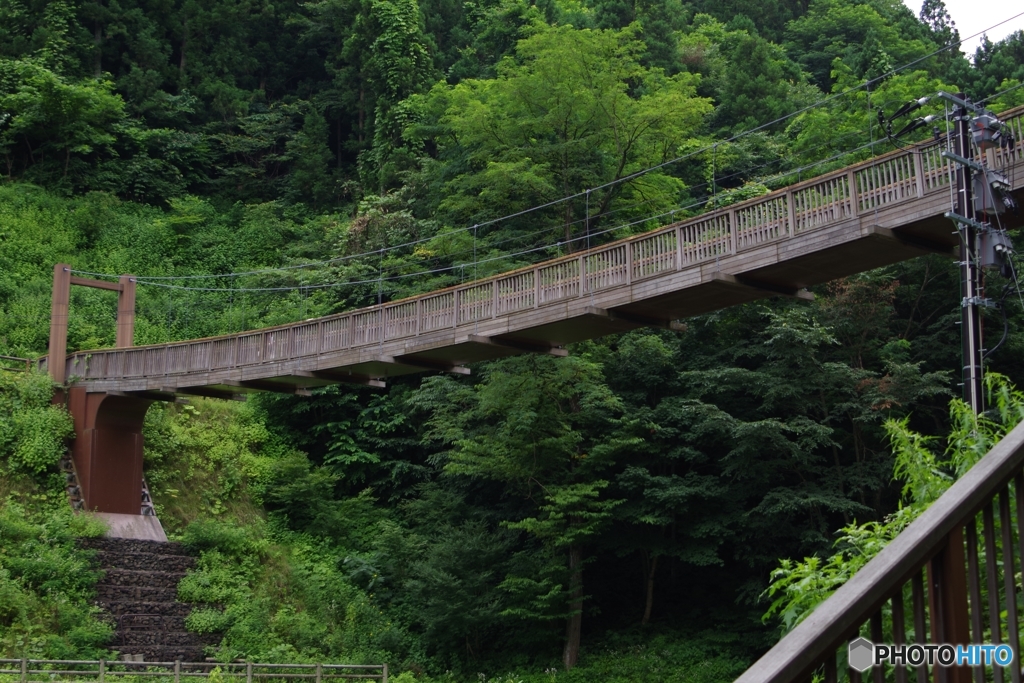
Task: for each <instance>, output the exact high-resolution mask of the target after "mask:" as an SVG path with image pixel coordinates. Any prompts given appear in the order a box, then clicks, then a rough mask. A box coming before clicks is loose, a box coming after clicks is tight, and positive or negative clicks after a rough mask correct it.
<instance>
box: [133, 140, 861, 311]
mask: <svg viewBox="0 0 1024 683" xmlns="http://www.w3.org/2000/svg"><path fill="white" fill-rule="evenodd" d="M873 144H875V143H874V142H868V143H865V144H863V145H861V146H860V147H857V148H855V149H852V150H850V151H847V152H841V153H839V154H836V155H834V156H832V157H829V158H827V159H822V160H821V161H817V162H815V163H814V164H809V165H808V166H805V167H802V168H803V170H806V169H808V168H813V167H814V166H818V165H821V164H826V163H829V162H831V161H835V160H837V159H840V158H842V157H843V156H846V155H847V154H853V153H856V152H859V151H863V150H865V149H869V148H870V147H871V146H872V145H873ZM795 172H797V169H793V170H790V171H785V172H783V173H780V174H776V175H775V176H770V177H768V178H765V179H763V182H765V183H768V182H771V180H772V178H781V177H785V176H786V175H789V174H792V173H795ZM737 191H738V190H734V191H730V192H729V193H725V196H726V197H728V196H729V195H730V194H734V193H735V192H737ZM701 204H706V201H703V200H701V201H695V202H693V203H691V204H688V205H685V206H683V207H676V208H673V209H669V210H667V211H663V212H661V213H659V214H654V215H649V216H645V217H643V218H639V219H637V220H634V221H631V222H628V223H621V224H619V225H616V226H614V227H611V228H606V229H605V230H602V231H600V232H596V233H591V234H589V235H579V236H577V237H573V238H570V239H568V240H561V241H559V242H557V243H555V244H545V245H541V246H538V247H534V248H531V249H524V250H522V251H519V252H514V253H511V254H502V255H500V256H493V257H491V258H486V259H483V260H480V261H476V262H475V263H461V264H453V265H450V266H444V267H441V268H434V269H430V270H421V271H417V272H414V273H403V274H400V275H393V276H390V277H375V278H370V279H365V280H356V281H346V282H332V283H326V284H312V285H311V284H304V285H291V286H287V287H232V288H227V287H187V286H182V285H171V284H164V283H162V282H145V281H139V282H138V284H139V285H148V286H151V287H161V288H164V289H173V290H176V291H189V292H221V293H227V294H233V293H235V292H287V291H300V290H320V289H333V288H335V287H345V286H356V285H368V284H377V283H379V282H382V281H387V282H393V281H396V280H402V279H406V278H410V277H419V276H422V275H435V274H438V273H446V272H453V271H457V270H460V269H465V268H466V266H474V265H480V264H484V263H492V262H494V261H502V260H507V259H512V258H515V257H516V256H524V255H526V254H534V253H537V252H540V251H547V250H550V249H560V248H562V247H563V246H568V245H570V244H573V243H575V242H581V241H585V240H587V239H588V238H591V237H597V236H600V235H605V234H608V233H611V232H614V231H616V230H622V229H624V228H629V227H632V226H634V225H639V224H640V223H646V222H648V221H651V220H656V219H658V218H663V217H665V216H673V215H675V214H676V213H678V212H680V211H685V210H686V209H688V208H693V207H695V206H699V205H701Z"/></svg>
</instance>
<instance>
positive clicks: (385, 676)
mask: <svg viewBox="0 0 1024 683" xmlns="http://www.w3.org/2000/svg"><path fill="white" fill-rule="evenodd" d="M381 671H382V675H381V677H380V683H388V665H387V664H386V663H385V664H384V666H382V667H381Z"/></svg>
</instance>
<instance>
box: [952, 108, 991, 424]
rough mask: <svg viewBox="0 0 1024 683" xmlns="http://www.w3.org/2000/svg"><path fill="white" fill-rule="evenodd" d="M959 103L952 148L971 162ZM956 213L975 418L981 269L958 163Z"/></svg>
mask: <svg viewBox="0 0 1024 683" xmlns="http://www.w3.org/2000/svg"><path fill="white" fill-rule="evenodd" d="M956 99H957V100H959V101H960V102H959V103H958V104H957V105H956V108H955V110H954V112H955V116H954V124H955V131H956V135H955V138H954V140H955V149H956V154H957V156H959V157H960V158H961V159H971V158H972V157H973V154H972V153H971V112H970V111H969V110H968V108H967V102H966V96H965V95H964V94H963V93H957V95H956ZM954 210H955V212H956V213H957V214H959V215H960V216H963V217H964V218H966V219H967V220H966V221H963V222H959V221H958V225H957V228H958V232H959V233H960V340H961V341H960V343H961V357H962V359H963V376H962V381H963V388H964V402H965V403H967V405H969V406H970V407H971V410H973V411H974V413H975V414H976V415H979V414H981V412H982V410H984V405H983V403H984V396H985V393H984V388H983V386H982V370H981V360H982V359H981V353H982V352H981V348H982V347H981V310H980V309H981V305H982V297H981V292H982V284H981V269H980V268H979V267H978V259H977V255H978V230H977V228H976V226H975V225H974V224H975V223H976V222H977V219H976V212H975V210H974V196H973V179H972V177H971V169H970V168H969V167H968V166H967V165H965V164H957V170H956V207H955V209H954Z"/></svg>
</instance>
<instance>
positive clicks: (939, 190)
mask: <svg viewBox="0 0 1024 683" xmlns="http://www.w3.org/2000/svg"><path fill="white" fill-rule="evenodd" d="M1022 115H1024V108H1018V109H1017V110H1014V111H1013V112H1008V113H1007V114H1005V115H1004V117H1003V120H1004V121H1007V122H1008V123H1009V124H1010V125H1011V127H1012V128H1013V131H1014V133H1015V137H1016V140H1017V143H1016V146H1015V147H1014V148H1012V149H1010V150H998V151H994V152H993V151H990V152H988V159H987V162H988V163H989V164H990V165H992V166H997V165H999V164H1002V163H1008V164H1009V166H1010V168H1011V169H1012V170H1014V171H1015V173H1014V174H1013V176H1012V177H1013V178H1014V179H1015V181H1016V182H1015V186H1014V191H1015V192H1016V193H1018V194H1021V193H1022V191H1024V116H1022ZM942 149H943V147H942V145H940V144H938V143H933V144H925V145H921V146H918V147H915V148H913V149H911V150H900V151H895V152H892V153H889V154H886V155H882V156H880V157H876V158H874V159H871V160H869V161H866V162H864V163H861V164H858V165H855V166H851V167H848V168H844V169H841V170H839V171H836V172H833V173H829V174H826V175H824V176H821V177H818V178H814V179H812V180H808V181H806V182H803V183H799V184H797V185H793V186H790V187H787V188H785V189H782V190H778V191H776V192H773V193H771V194H768V195H765V196H762V197H758V198H756V199H752V200H749V201H747V202H743V203H741V204H736V205H733V206H730V207H727V208H724V209H721V210H720V211H718V212H716V213H714V214H705V215H702V216H699V217H697V218H694V219H691V220H687V221H683V222H679V223H675V224H672V225H669V226H666V227H664V228H661V229H658V230H654V231H652V232H649V233H645V234H643V235H637V236H634V237H631V238H628V239H625V240H621V241H618V242H614V243H612V244H608V245H605V246H602V247H599V248H595V249H592V250H589V251H586V252H581V253H578V254H574V255H572V256H567V257H563V258H559V259H555V260H552V261H547V262H544V263H541V264H538V265H536V266H531V267H528V268H523V269H521V270H518V271H514V272H511V273H504V274H501V275H498V276H495V277H491V278H487V279H484V280H479V281H476V282H471V283H467V284H465V285H460V286H458V287H453V288H450V289H446V290H441V291H437V292H431V293H428V294H424V295H421V296H418V297H414V298H410V299H405V300H402V301H395V302H390V303H387V304H384V305H382V306H375V307H371V308H365V309H360V310H357V311H352V312H348V313H343V314H338V315H332V316H328V317H325V318H318V319H314V320H307V321H303V322H298V323H294V324H290V325H283V326H279V327H274V328H268V329H263V330H255V331H249V332H243V333H239V334H233V335H226V336H222V337H213V338H209V339H199V340H191V341H184V342H175V343H170V344H160V345H154V346H144V347H134V348H127V349H101V350H92V351H81V352H77V353H72V354H70V355H69V356H68V357H67V367H66V372H67V374H66V376H67V377H69V378H72V379H73V380H74V382H75V383H76V384H77V385H78V386H85V387H87V390H88V391H90V392H94V391H105V392H111V391H113V392H143V393H141V394H140V395H144V396H150V397H154V398H156V397H161V396H169V395H173V394H175V393H199V394H207V395H214V396H230V395H232V394H236V393H239V392H245V391H261V390H271V391H298V392H302V391H303V390H304V389H307V388H310V387H316V386H323V385H326V384H331V383H336V382H340V381H354V382H362V383H369V384H379V383H378V382H376V381H375V380H376V379H378V378H386V377H392V376H396V375H402V374H408V373H413V372H421V371H423V370H424V369H438V368H439V369H449V370H454V371H464V370H463V369H462V368H461V366H463V365H464V364H466V363H473V362H476V361H481V360H486V359H492V358H497V357H501V356H504V355H509V354H515V353H521V352H523V351H549V352H555V353H558V352H559V349H558V347H561V346H564V345H565V344H568V343H571V342H575V341H580V340H583V339H589V338H594V337H599V336H602V335H606V334H610V333H614V332H620V331H624V330H628V329H631V328H634V327H636V326H640V325H650V324H655V325H668V324H669V321H673V320H679V319H681V318H686V317H688V316H693V315H698V314H701V313H707V312H709V311H714V310H717V309H721V308H725V307H728V306H732V305H735V304H739V303H744V302H747V301H753V300H756V299H761V298H765V297H769V296H776V295H779V294H788V295H795V296H809V295H807V294H806V292H804V291H803V289H804V288H806V287H809V286H811V285H815V284H819V283H822V282H826V281H828V280H833V279H836V278H839V277H843V276H847V275H851V274H854V273H858V272H862V271H865V270H869V269H872V268H876V267H879V266H883V265H887V264H890V263H895V262H898V261H902V260H906V259H910V258H914V257H916V256H919V255H921V254H924V253H929V252H939V253H945V254H949V255H950V256H953V255H955V253H956V245H957V243H958V238H957V236H956V235H955V233H954V230H955V227H954V225H953V224H952V223H951V222H950V221H948V220H947V219H945V218H943V217H942V216H943V213H945V212H946V211H948V210H949V209H950V199H951V190H950V180H951V169H950V165H949V164H948V162H946V161H945V160H944V159H943V158H942V157H941V151H942Z"/></svg>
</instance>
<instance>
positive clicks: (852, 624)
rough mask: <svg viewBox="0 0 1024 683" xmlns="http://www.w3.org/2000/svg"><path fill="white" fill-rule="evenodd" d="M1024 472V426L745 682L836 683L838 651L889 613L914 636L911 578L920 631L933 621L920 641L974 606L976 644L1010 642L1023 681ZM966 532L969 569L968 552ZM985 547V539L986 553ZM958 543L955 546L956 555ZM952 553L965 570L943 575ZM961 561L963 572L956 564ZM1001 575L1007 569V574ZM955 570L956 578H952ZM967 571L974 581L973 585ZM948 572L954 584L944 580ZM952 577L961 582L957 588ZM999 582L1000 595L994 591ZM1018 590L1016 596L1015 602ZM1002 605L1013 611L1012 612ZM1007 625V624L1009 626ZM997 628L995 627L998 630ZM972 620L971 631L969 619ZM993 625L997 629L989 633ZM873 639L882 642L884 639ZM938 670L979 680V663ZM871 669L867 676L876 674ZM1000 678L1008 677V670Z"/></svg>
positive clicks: (896, 627)
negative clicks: (975, 671)
mask: <svg viewBox="0 0 1024 683" xmlns="http://www.w3.org/2000/svg"><path fill="white" fill-rule="evenodd" d="M1022 470H1024V423H1022V424H1020V425H1018V426H1017V427H1016V428H1015V429H1014V430H1013V431H1012V432H1010V434H1008V435H1007V436H1006V437H1004V438H1003V439H1002V440H1001V441H1000V442H999V443H998V444H996V446H995V447H994V448H993V449H992V450H991V451H989V453H988V454H987V455H985V456H984V457H983V458H982V459H981V460H980V461H979V462H978V463H977V464H975V465H974V466H973V467H972V468H971V469H970V470H969V471H968V472H967V473H966V474H965V475H964V476H963V477H961V478H960V479H959V480H958V481H956V482H955V483H954V484H953V485H952V486H951V487H950V488H949V489H948V490H947V491H946V492H945V493H944V494H942V496H940V497H939V499H938V500H936V501H935V502H934V503H932V505H931V506H930V507H929V508H928V509H927V510H926V511H925V512H924V513H923V514H922V515H921V516H920V517H918V518H917V519H916V520H914V522H912V523H911V524H910V525H909V526H908V527H907V528H906V529H905V530H904V531H903V532H902V533H900V534H899V535H898V536H897V537H896V538H895V539H893V541H892V542H891V543H889V545H887V546H886V547H885V548H884V549H882V551H881V552H879V553H878V555H876V556H875V557H874V558H873V559H872V560H870V561H869V562H868V563H867V564H866V565H865V566H864V567H862V568H861V569H860V570H859V571H858V572H857V573H856V574H855V575H854V576H853V577H852V578H851V579H850V580H849V581H848V582H847V583H846V584H844V585H843V586H842V587H840V588H839V590H837V591H836V592H835V593H834V594H833V595H832V596H831V597H829V598H828V599H827V600H825V602H823V603H821V604H820V605H818V607H817V608H816V609H815V610H814V611H813V612H812V613H811V614H810V615H809V616H808V617H807V618H806V619H805V620H804V621H803V622H801V623H800V624H799V625H798V626H797V627H796V628H794V629H793V630H792V631H790V633H789V634H787V635H786V636H785V637H784V638H783V639H782V640H780V641H779V642H778V644H776V645H775V647H773V648H772V649H771V650H769V651H768V652H767V653H766V654H765V655H764V656H763V657H761V658H760V659H759V660H757V662H755V663H754V664H753V665H752V666H751V667H750V668H749V669H747V671H746V672H744V673H743V674H742V675H741V676H740V677H739V678H738V679H737V680H736V683H791V682H796V681H809V680H811V678H812V676H813V675H814V674H815V673H816V672H821V673H823V674H824V678H825V681H826V683H828V681H830V680H832V681H834V680H836V677H837V672H836V660H835V655H836V649H837V648H839V647H845V644H846V641H847V640H852V639H854V638H856V637H858V634H859V632H860V629H861V628H862V627H863V626H865V625H866V624H868V623H869V622H870V623H871V630H872V631H873V632H875V633H876V634H879V633H881V632H882V620H883V616H884V619H885V620H886V623H887V624H889V625H890V626H891V628H890V633H893V634H903V633H906V629H905V626H906V623H903V622H904V610H903V589H904V587H905V586H906V585H907V584H908V582H910V583H911V584H914V585H913V588H914V593H915V595H914V597H915V599H914V600H913V602H914V603H915V605H914V606H913V607H912V608H911V610H908V611H911V612H914V614H912V615H911V616H912V617H913V620H912V621H910V623H911V624H912V625H914V626H917V627H918V628H915V629H914V630H915V631H918V630H920V626H923V625H924V623H925V620H927V621H928V623H929V628H928V629H927V632H926V634H921V633H918V634H917V638H915V642H935V634H936V633H939V634H941V633H942V632H941V630H938V629H939V627H940V624H939V623H938V622H940V621H941V620H942V619H943V616H942V613H943V612H945V614H946V618H947V619H948V618H949V615H950V614H954V615H955V614H956V613H959V614H960V617H959V618H960V619H963V618H964V617H966V616H967V615H966V612H965V610H964V608H968V609H969V612H970V621H971V629H970V630H971V633H970V640H969V642H971V643H981V642H983V640H982V639H983V638H984V642H992V643H999V642H1007V641H1008V644H1009V645H1010V646H1011V647H1012V648H1013V651H1014V655H1015V657H1014V666H1013V667H1011V668H1010V669H1007V671H1006V674H1007V681H1013V682H1014V683H1016V682H1018V681H1020V678H1021V671H1020V643H1019V633H1020V624H1019V623H1018V609H1017V607H1018V603H1019V600H1018V597H1017V592H1018V586H1017V585H1016V578H1015V574H1014V567H1019V566H1020V564H1019V562H1020V560H1021V552H1020V551H1021V550H1024V547H1022V539H1024V536H1022V532H1024V529H1022V528H1021V526H1022V525H1021V523H1022V522H1024V473H1022ZM1011 483H1012V487H1011ZM997 498H998V503H997V502H996V499H997ZM1011 499H1012V500H1014V501H1015V503H1014V506H1015V507H1016V514H1015V515H1011V504H1010V501H1011ZM994 504H995V505H994ZM993 506H994V507H995V508H996V510H995V512H993ZM979 513H981V516H982V517H983V520H982V526H983V536H982V540H981V543H980V544H979V539H978V536H977V519H976V517H977V516H978V515H979ZM995 515H998V517H999V520H1000V524H999V527H998V529H997V528H996V526H995V523H994V519H995ZM997 533H998V534H999V538H1000V542H1001V545H1002V552H1001V553H999V555H1000V557H998V558H997V557H996V546H997V543H996V541H995V539H996V535H997ZM1014 534H1016V538H1015V536H1014ZM964 538H966V560H967V561H966V569H965V566H964V555H963V554H962V553H963V551H964V548H965V541H964ZM979 545H981V546H982V552H980V553H979ZM957 546H958V547H957ZM951 550H952V551H954V552H949V551H951ZM944 554H945V555H952V556H954V557H958V558H959V568H960V569H961V570H964V571H961V572H959V575H957V574H958V573H957V572H956V571H952V572H951V571H949V566H947V567H946V571H945V574H943V572H942V571H940V570H939V567H937V566H936V559H937V558H939V557H941V556H943V555H944ZM947 564H948V563H947ZM954 564H955V563H954ZM982 567H984V570H985V573H986V574H987V575H988V576H987V580H988V586H989V591H988V592H989V595H988V599H987V600H985V601H982V599H981V591H980V585H981V583H982V581H984V578H983V577H982V576H981V571H982V569H981V568H982ZM952 568H953V569H954V570H955V569H956V567H955V566H954V567H952ZM922 570H927V576H928V580H926V581H924V582H923V584H922V583H920V582H921V574H922ZM997 573H1000V574H1001V576H999V577H997V576H996V575H997ZM950 574H952V579H949V578H948V577H949V576H950ZM965 578H966V582H967V584H968V585H963V582H964V580H965ZM944 579H945V584H947V585H944ZM951 581H955V582H957V584H958V585H948V584H949V583H950V582H951ZM921 588H924V590H925V591H926V592H927V598H928V599H927V606H928V607H927V614H925V605H924V603H925V600H924V599H917V598H918V597H919V596H920V598H924V595H923V594H921V593H920V591H921ZM993 588H995V592H997V593H998V595H992V593H993V592H994V591H993ZM1007 589H1009V591H1007ZM1008 592H1009V598H1010V600H1009V602H1007V600H1006V598H1007V594H1008ZM968 593H969V594H970V600H969V606H968V605H967V604H949V601H948V600H947V604H943V601H944V598H946V597H948V596H949V595H953V596H958V595H959V596H964V598H963V602H964V603H967V602H968V600H967V599H966V596H967V594H968ZM889 600H893V609H891V610H882V606H883V605H884V604H885V603H886V602H887V601H889ZM993 601H994V602H993ZM897 603H898V604H897ZM983 603H988V604H987V605H986V604H983ZM1000 605H1002V607H1000ZM915 608H916V609H915ZM883 612H884V615H883ZM1002 612H1005V613H1006V616H1005V617H1004V616H1002V614H1001V613H1002ZM893 614H897V615H898V617H899V622H897V621H895V620H892V615H893ZM1004 622H1005V629H1004V628H1002V626H1001V625H1002V624H1003V623H1004ZM993 625H994V626H995V628H992V626H993ZM962 626H963V628H966V627H967V624H966V623H964V624H963V625H962ZM986 629H989V630H988V632H987V633H986ZM946 638H947V640H945V641H944V642H951V643H953V642H958V641H956V640H954V639H953V638H949V637H948V636H946ZM1001 638H1005V640H1001ZM872 640H875V641H876V642H877V640H878V639H877V636H876V637H875V638H872ZM922 666H926V665H922ZM935 669H936V670H935V671H934V672H933V673H934V674H935V680H936V681H943V680H948V681H969V680H970V669H967V668H966V667H965V668H956V667H954V668H950V669H942V668H940V667H935ZM880 674H881V670H876V674H875V676H876V679H877V678H878V677H879V676H880ZM901 674H902V675H901ZM906 674H907V671H906V669H905V668H904V667H896V680H897V681H900V680H901V679H902V680H903V681H906V680H907V676H906ZM864 675H865V677H867V674H864ZM859 679H860V674H858V673H857V672H853V671H851V676H850V680H851V681H855V680H859ZM918 680H922V679H921V678H918ZM995 680H996V681H997V682H998V681H1000V680H1001V676H997V677H996V679H995Z"/></svg>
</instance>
